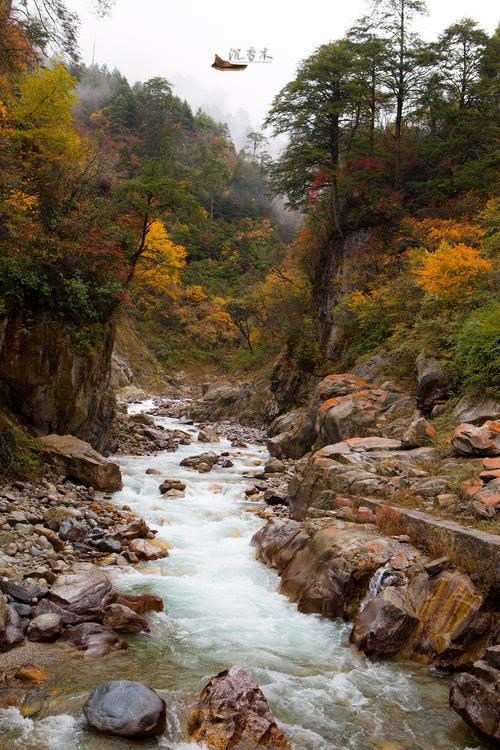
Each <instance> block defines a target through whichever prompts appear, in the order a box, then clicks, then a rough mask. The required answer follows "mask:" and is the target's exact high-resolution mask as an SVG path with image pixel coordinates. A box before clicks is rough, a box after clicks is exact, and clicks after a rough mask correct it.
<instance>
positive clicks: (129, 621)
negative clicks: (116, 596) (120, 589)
mask: <svg viewBox="0 0 500 750" xmlns="http://www.w3.org/2000/svg"><path fill="white" fill-rule="evenodd" d="M102 624H103V625H104V627H106V628H109V629H110V630H116V631H118V632H123V633H142V632H144V633H149V625H148V623H147V622H146V620H145V619H144V618H143V617H141V616H140V615H139V614H137V612H134V610H132V609H129V607H126V606H125V605H124V604H119V603H118V602H115V603H114V604H110V605H109V606H107V607H106V609H105V610H104V617H103V618H102Z"/></svg>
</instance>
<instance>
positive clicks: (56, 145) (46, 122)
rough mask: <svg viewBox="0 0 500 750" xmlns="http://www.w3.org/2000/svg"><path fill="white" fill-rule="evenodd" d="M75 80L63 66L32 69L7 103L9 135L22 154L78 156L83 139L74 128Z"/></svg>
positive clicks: (44, 157)
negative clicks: (17, 143) (10, 134)
mask: <svg viewBox="0 0 500 750" xmlns="http://www.w3.org/2000/svg"><path fill="white" fill-rule="evenodd" d="M75 86H76V82H75V79H74V78H73V77H72V76H71V75H70V73H69V72H68V71H67V70H66V68H65V67H64V65H61V64H57V65H55V66H54V67H53V68H43V67H41V66H40V67H38V68H35V70H34V71H33V72H30V73H26V74H25V75H24V76H23V77H22V78H21V81H20V83H19V90H18V93H17V96H15V97H13V98H12V99H11V101H10V102H9V113H10V122H11V125H12V126H13V131H12V137H14V138H15V139H16V140H17V141H18V142H19V145H20V146H21V149H22V153H23V154H24V155H25V156H28V157H29V158H32V159H36V160H38V161H40V162H52V163H53V162H59V161H61V160H66V161H67V160H68V159H71V158H77V159H78V158H80V156H81V149H82V139H81V138H80V136H79V135H78V133H77V131H76V130H75V128H74V127H73V113H72V110H73V106H74V105H75V103H76V101H77V96H76V93H75Z"/></svg>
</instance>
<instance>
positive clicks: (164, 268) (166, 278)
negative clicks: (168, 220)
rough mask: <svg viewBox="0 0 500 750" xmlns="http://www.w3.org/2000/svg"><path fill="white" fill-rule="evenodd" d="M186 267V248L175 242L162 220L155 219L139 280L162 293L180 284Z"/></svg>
mask: <svg viewBox="0 0 500 750" xmlns="http://www.w3.org/2000/svg"><path fill="white" fill-rule="evenodd" d="M185 265H186V248H185V247H184V245H178V244H176V243H175V242H173V241H172V240H171V239H170V237H169V236H168V232H167V229H166V227H165V225H164V223H163V222H162V221H161V219H155V221H153V222H152V223H151V225H150V226H149V229H148V232H147V235H146V241H145V251H144V253H143V254H142V255H141V257H140V260H139V263H138V266H137V269H136V276H137V278H138V279H141V280H142V281H143V282H144V283H146V284H147V285H148V286H149V287H150V288H153V289H156V290H157V291H161V290H162V289H164V288H165V287H167V286H168V285H169V284H170V285H171V284H178V283H179V281H180V278H181V272H182V269H183V268H184V266H185Z"/></svg>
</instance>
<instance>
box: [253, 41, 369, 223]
mask: <svg viewBox="0 0 500 750" xmlns="http://www.w3.org/2000/svg"><path fill="white" fill-rule="evenodd" d="M265 124H266V125H267V126H269V127H271V128H273V130H274V133H275V135H282V134H285V133H286V134H288V136H289V143H288V145H287V146H286V148H285V149H284V151H283V153H282V155H281V157H280V159H279V160H278V161H277V162H276V164H275V165H274V166H273V167H272V169H271V171H270V175H271V182H272V184H273V186H274V188H275V190H276V191H277V192H278V193H280V194H281V195H285V196H287V199H288V205H289V206H290V207H292V208H304V207H305V206H306V205H307V199H308V196H310V191H311V189H313V188H314V187H315V186H316V185H319V183H318V176H319V179H320V180H322V183H323V185H324V186H327V187H328V189H329V195H330V206H331V211H332V216H333V223H334V227H335V230H336V232H337V233H338V234H339V235H340V236H342V235H343V229H342V226H341V207H340V201H341V196H340V185H339V170H340V165H341V159H342V158H345V156H346V154H347V153H348V152H349V151H350V150H351V149H352V146H353V143H354V140H355V137H356V135H357V132H358V128H359V124H360V118H359V80H358V79H357V78H356V75H355V67H354V62H353V56H352V49H351V45H350V44H349V43H348V42H346V41H345V40H340V41H339V42H332V43H331V44H325V45H323V46H321V47H320V48H319V49H318V50H317V51H316V52H315V53H314V54H313V55H311V57H309V58H307V60H305V61H304V62H303V63H302V64H301V65H300V66H299V69H298V71H297V75H296V77H295V79H294V80H293V81H292V82H291V83H289V84H287V86H285V88H284V89H282V91H281V92H280V93H279V94H278V95H277V96H276V97H275V99H274V101H273V104H272V107H271V110H270V112H269V115H268V116H267V119H266V122H265Z"/></svg>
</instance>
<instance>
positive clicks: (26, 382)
mask: <svg viewBox="0 0 500 750" xmlns="http://www.w3.org/2000/svg"><path fill="white" fill-rule="evenodd" d="M113 342H114V326H113V324H109V325H108V326H107V328H106V330H105V332H104V334H103V335H102V336H101V337H100V338H96V340H95V341H94V342H93V345H92V347H89V349H88V350H85V351H84V350H82V351H78V350H77V349H76V348H75V347H74V345H73V342H72V340H71V337H70V334H69V333H68V332H67V331H66V330H65V329H64V328H63V327H62V325H61V323H60V321H58V320H56V319H54V318H53V317H52V316H51V315H50V314H49V313H48V312H46V311H40V312H37V313H36V314H35V313H33V312H31V311H29V310H27V309H20V310H15V311H11V312H10V313H9V314H8V315H7V316H6V317H5V318H4V319H3V320H2V321H1V322H0V402H1V403H2V404H3V405H5V407H6V408H8V409H9V410H10V411H11V412H12V413H13V414H15V415H16V416H17V417H18V418H19V420H20V421H21V422H22V423H23V424H26V425H27V426H29V427H31V428H32V429H33V430H34V432H35V433H36V434H39V435H47V434H49V433H52V432H55V433H59V434H72V435H76V436H77V437H79V438H81V439H83V440H87V441H88V442H90V443H91V444H92V445H93V446H94V447H95V448H97V449H98V450H102V448H103V447H104V444H105V438H106V432H107V429H108V427H109V425H110V422H111V420H112V418H113V415H114V411H115V401H114V396H113V394H112V391H111V389H110V363H111V355H112V351H113Z"/></svg>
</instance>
